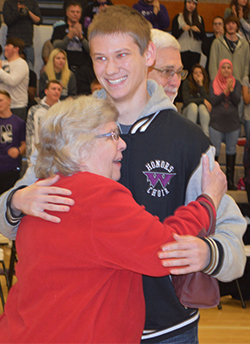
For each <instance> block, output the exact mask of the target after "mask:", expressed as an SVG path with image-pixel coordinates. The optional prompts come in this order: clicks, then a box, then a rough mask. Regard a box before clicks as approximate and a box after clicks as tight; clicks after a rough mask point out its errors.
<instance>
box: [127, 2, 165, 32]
mask: <svg viewBox="0 0 250 344" xmlns="http://www.w3.org/2000/svg"><path fill="white" fill-rule="evenodd" d="M133 8H134V9H136V10H137V11H138V12H140V13H141V14H142V15H143V16H144V17H145V18H146V19H147V20H148V21H149V22H150V23H151V24H152V26H153V28H155V29H159V30H167V29H168V27H169V24H170V20H169V15H168V11H167V9H166V7H165V6H164V5H161V4H160V3H159V0H139V1H138V3H137V4H134V5H133Z"/></svg>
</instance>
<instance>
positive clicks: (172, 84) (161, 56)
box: [148, 29, 187, 102]
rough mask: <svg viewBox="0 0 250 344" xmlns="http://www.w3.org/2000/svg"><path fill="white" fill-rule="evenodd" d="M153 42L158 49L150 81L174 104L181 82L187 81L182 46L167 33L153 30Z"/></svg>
mask: <svg viewBox="0 0 250 344" xmlns="http://www.w3.org/2000/svg"><path fill="white" fill-rule="evenodd" d="M151 40H152V42H153V43H154V45H155V47H156V57H155V61H154V64H153V65H152V66H150V67H149V68H148V79H153V80H155V81H156V82H157V83H158V84H159V85H161V86H162V87H163V89H164V91H165V93H166V95H167V96H168V97H169V98H170V100H171V101H172V102H174V100H175V98H176V96H177V93H178V89H179V87H180V84H181V80H185V78H186V76H187V71H186V70H184V69H183V65H182V62H181V54H180V49H181V48H180V44H179V42H178V41H177V39H175V38H174V36H172V35H170V34H169V33H167V32H164V31H161V30H157V29H151Z"/></svg>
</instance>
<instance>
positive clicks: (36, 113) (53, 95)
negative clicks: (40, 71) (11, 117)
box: [26, 80, 62, 160]
mask: <svg viewBox="0 0 250 344" xmlns="http://www.w3.org/2000/svg"><path fill="white" fill-rule="evenodd" d="M44 92H45V94H46V96H45V97H44V98H43V99H42V100H41V101H40V103H39V104H38V105H34V106H32V107H31V108H30V110H29V112H28V117H27V125H26V145H27V147H26V157H27V159H28V160H30V156H31V154H32V152H34V151H35V144H36V143H38V131H39V127H40V125H41V121H42V119H43V118H44V116H45V115H46V113H47V112H48V110H49V108H50V107H51V106H52V105H54V104H56V103H57V102H58V101H59V99H60V96H61V93H62V85H61V83H60V82H59V81H57V80H50V81H49V82H48V83H47V85H46V88H45V91H44Z"/></svg>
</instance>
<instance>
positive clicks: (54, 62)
mask: <svg viewBox="0 0 250 344" xmlns="http://www.w3.org/2000/svg"><path fill="white" fill-rule="evenodd" d="M49 80H58V81H60V83H61V85H62V87H63V89H62V92H61V97H60V99H61V100H63V99H66V98H67V97H70V96H75V95H76V94H77V90H76V78H75V75H74V73H72V72H71V70H70V69H69V67H68V61H67V54H66V52H65V51H64V50H61V49H54V50H53V51H52V52H51V54H50V56H49V60H48V63H47V64H46V66H45V71H44V72H43V73H42V74H41V76H40V80H39V97H40V98H41V99H42V98H43V97H44V96H45V89H46V84H47V83H48V81H49Z"/></svg>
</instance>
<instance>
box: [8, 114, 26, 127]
mask: <svg viewBox="0 0 250 344" xmlns="http://www.w3.org/2000/svg"><path fill="white" fill-rule="evenodd" d="M10 118H11V120H12V122H13V123H15V124H17V126H20V127H22V126H26V123H25V122H24V120H23V119H21V118H20V117H18V116H17V115H15V114H14V113H12V116H11V117H10Z"/></svg>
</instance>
